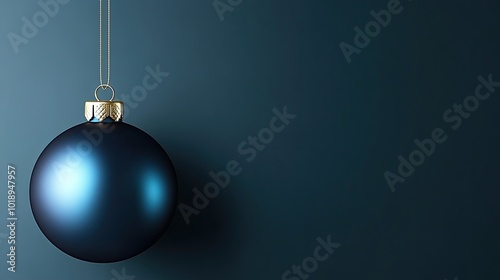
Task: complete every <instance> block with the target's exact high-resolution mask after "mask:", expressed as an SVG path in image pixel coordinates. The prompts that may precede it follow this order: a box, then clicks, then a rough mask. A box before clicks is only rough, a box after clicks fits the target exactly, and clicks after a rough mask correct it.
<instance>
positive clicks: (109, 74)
mask: <svg viewBox="0 0 500 280" xmlns="http://www.w3.org/2000/svg"><path fill="white" fill-rule="evenodd" d="M107 64H108V74H107V77H108V79H107V82H106V83H105V84H104V83H103V79H102V0H99V82H100V86H99V87H101V88H102V89H103V90H106V89H108V87H110V85H109V81H110V77H111V0H108V62H107Z"/></svg>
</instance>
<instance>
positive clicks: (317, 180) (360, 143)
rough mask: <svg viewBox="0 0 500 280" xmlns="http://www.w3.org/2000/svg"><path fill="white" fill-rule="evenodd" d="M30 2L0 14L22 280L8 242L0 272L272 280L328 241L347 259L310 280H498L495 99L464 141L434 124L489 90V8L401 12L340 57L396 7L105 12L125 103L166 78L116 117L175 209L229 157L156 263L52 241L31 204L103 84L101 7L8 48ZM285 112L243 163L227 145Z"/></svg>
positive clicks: (118, 8) (125, 5)
mask: <svg viewBox="0 0 500 280" xmlns="http://www.w3.org/2000/svg"><path fill="white" fill-rule="evenodd" d="M37 2H38V1H34V0H30V1H7V0H1V1H0V97H1V98H0V135H1V137H0V170H3V169H5V171H4V172H0V237H1V234H2V233H7V228H6V227H5V226H4V224H6V223H7V222H6V214H7V199H6V194H7V188H6V181H7V178H6V175H7V172H6V170H7V164H9V163H10V164H14V165H15V166H16V168H17V172H18V177H17V191H18V197H17V200H18V201H17V204H18V206H17V213H18V218H19V221H18V228H17V241H18V246H17V254H18V263H17V272H16V273H15V274H14V273H10V272H8V271H7V264H6V262H5V261H6V259H7V257H6V254H7V243H6V239H2V238H0V261H1V262H0V279H6V280H18V279H22V280H27V279H30V280H31V279H53V280H59V279H74V280H86V279H96V280H99V279H103V280H109V279H113V278H114V279H116V280H121V279H119V277H118V278H117V276H116V272H119V273H121V272H122V269H125V270H126V273H127V274H128V275H132V276H135V278H134V279H135V280H158V279H172V280H177V279H179V280H185V279H204V280H211V279H239V280H247V279H266V280H267V279H282V275H283V273H284V272H285V271H286V270H289V269H291V266H292V265H294V264H296V265H301V263H302V261H303V260H304V258H306V257H309V256H311V255H312V254H313V251H314V248H315V247H316V245H317V242H316V239H317V238H318V237H321V238H326V237H327V236H328V235H331V239H332V241H333V242H336V243H340V244H341V246H340V247H339V248H338V249H336V250H335V252H334V253H333V254H332V255H331V256H330V257H329V259H328V260H326V261H324V262H320V263H319V265H318V268H317V270H316V271H314V272H313V273H311V274H310V278H309V279H311V280H314V279H339V280H340V279H346V280H347V279H414V280H420V279H437V280H443V279H455V277H457V278H458V279H460V280H462V279H495V278H498V277H499V276H500V266H499V265H498V263H499V261H500V257H499V254H498V253H499V250H500V239H499V236H500V227H499V225H498V221H499V218H500V206H499V205H500V203H499V199H500V198H499V197H500V196H499V195H500V191H499V189H498V186H499V185H500V177H499V175H498V174H499V173H498V172H497V171H498V168H499V164H498V158H499V156H500V146H499V145H498V143H499V141H500V129H499V128H498V124H497V122H498V121H499V120H500V115H499V114H498V112H499V108H500V96H498V94H499V93H500V88H499V89H498V90H497V92H495V93H492V95H491V97H490V98H489V99H487V100H485V101H482V102H481V103H480V105H479V108H478V109H477V110H476V111H475V112H473V113H472V114H471V115H470V117H469V118H468V119H464V120H463V123H462V125H461V127H460V128H459V129H457V130H452V129H451V128H450V127H451V125H450V123H446V122H445V121H444V120H443V113H444V112H445V111H446V110H447V109H449V108H452V106H453V104H454V103H462V102H463V100H464V98H466V97H467V96H469V95H471V94H474V90H475V88H476V86H477V85H478V80H477V77H478V76H479V75H482V76H483V77H487V76H488V75H489V74H492V77H493V80H495V81H497V80H498V81H500V52H499V50H500V40H499V36H498V34H499V32H498V28H499V26H500V18H499V17H498V14H499V12H500V5H499V4H498V3H497V2H495V1H486V0H479V1H453V2H451V1H428V0H427V1H424V0H413V1H411V2H410V1H408V0H404V1H401V5H402V6H403V7H404V9H403V11H402V12H401V13H400V14H398V15H394V16H393V17H392V20H391V22H390V24H389V25H388V26H387V27H385V28H382V30H381V32H380V34H379V35H378V36H376V37H375V38H373V39H372V40H371V42H370V44H369V45H368V46H367V47H366V48H364V49H362V50H361V52H360V53H359V54H354V55H353V56H352V62H351V63H350V64H349V63H347V62H346V59H345V58H344V56H343V54H342V51H341V50H340V48H339V44H340V43H341V42H347V43H349V44H353V38H354V35H355V32H354V31H353V28H354V27H355V26H358V27H361V28H363V27H364V26H365V24H366V23H367V22H369V21H371V20H372V19H373V17H372V16H371V15H370V11H371V10H375V11H378V10H380V9H386V8H387V3H388V2H389V1H387V0H382V1H381V0H376V1H366V0H353V1H326V0H318V1H297V0H289V1H262V0H254V1H250V0H243V2H242V3H241V4H240V5H238V6H236V7H234V10H233V11H232V12H227V13H225V14H224V20H223V21H221V20H220V19H219V16H218V15H217V12H216V11H215V9H214V7H213V5H212V0H210V1H208V0H203V1H193V0H185V1H159V0H146V1H113V2H112V65H111V84H112V85H113V86H114V87H115V89H116V90H117V99H122V98H123V97H124V96H125V95H129V96H130V94H131V91H132V89H133V88H134V87H136V86H138V85H141V84H142V81H143V77H145V75H147V74H148V71H147V70H146V68H147V67H148V66H149V67H151V68H153V69H155V68H156V67H157V65H159V67H160V69H161V70H162V71H164V72H168V73H169V75H168V77H165V78H164V79H163V81H162V82H161V83H159V84H158V86H157V87H156V88H155V89H153V90H151V91H149V92H148V94H147V97H146V98H144V100H142V101H140V102H139V101H133V102H132V103H131V102H128V103H127V106H128V108H129V113H128V115H127V118H126V119H125V121H126V122H128V123H130V124H132V125H134V126H137V127H139V128H141V129H143V130H144V131H146V132H148V133H149V134H150V135H151V136H153V137H154V138H155V139H156V140H157V141H158V142H159V143H160V144H161V145H162V146H163V147H164V149H165V150H166V151H167V153H168V154H169V156H170V158H171V160H172V162H173V164H174V166H175V167H176V170H177V173H178V179H179V183H180V186H179V188H180V189H179V191H180V196H179V201H180V202H181V203H186V204H188V205H191V206H192V201H191V200H192V196H193V193H192V189H193V188H198V189H202V188H203V186H204V185H205V184H206V183H208V182H210V181H211V177H210V175H209V173H210V172H211V171H214V172H217V171H219V170H223V169H225V166H226V164H227V163H228V162H229V161H230V160H236V161H238V162H239V163H240V164H241V168H242V172H241V174H240V175H238V176H235V177H232V178H231V182H230V184H229V185H228V186H227V187H226V188H225V189H222V190H221V191H220V195H219V196H218V197H216V198H214V199H211V200H210V204H209V205H208V207H207V208H206V209H203V210H202V211H200V214H199V215H193V216H192V217H191V219H190V221H191V223H190V224H189V225H186V223H185V222H184V219H183V217H182V215H181V214H180V213H179V211H178V212H177V213H176V215H175V217H174V221H173V222H172V224H171V226H170V228H169V229H168V230H167V231H166V232H165V234H164V236H163V238H162V239H161V240H160V241H159V242H158V243H157V244H156V245H155V246H154V247H152V248H151V249H150V250H148V251H146V252H144V253H143V254H141V255H139V256H137V257H136V258H133V259H130V260H127V261H124V262H120V263H114V264H105V265H103V264H92V263H87V262H82V261H79V260H77V259H74V258H72V257H69V256H67V255H65V254H64V253H62V252H60V251H59V250H58V249H57V248H55V247H54V246H53V245H52V244H51V243H50V242H49V241H48V240H47V239H46V238H45V237H44V236H43V234H42V233H41V232H40V230H39V229H38V227H37V225H36V223H35V221H34V219H33V215H32V213H31V209H30V205H29V196H28V193H29V178H30V174H31V171H32V169H33V166H34V164H35V161H36V159H37V158H38V156H39V154H40V153H41V151H42V150H43V149H44V147H45V146H46V145H47V144H48V143H49V142H50V141H51V140H52V139H54V138H55V137H56V136H57V135H58V134H59V133H61V132H63V131H64V130H66V129H68V128H69V127H72V126H74V125H76V124H79V123H82V122H84V121H85V118H84V115H83V105H84V102H85V101H86V100H92V99H93V94H94V89H95V87H96V86H97V85H98V84H99V79H98V74H99V72H98V70H99V68H98V1H97V0H93V1H77V0H72V1H69V3H67V4H65V5H62V6H61V7H60V11H59V12H58V13H57V15H55V16H54V17H53V18H50V19H49V22H48V24H47V25H46V26H44V27H42V28H40V29H39V31H38V33H37V34H36V35H35V36H34V37H33V38H31V39H29V42H28V43H27V44H23V45H21V46H19V53H17V54H16V52H15V51H14V49H13V47H12V45H11V43H10V41H9V39H8V37H7V35H8V34H9V33H10V32H14V33H16V34H21V28H22V26H23V22H22V21H21V18H22V17H27V18H29V19H31V18H32V16H33V15H34V14H35V13H36V12H37V11H40V10H41V8H40V6H39V5H38V3H37ZM102 94H103V96H104V95H106V94H107V93H106V92H105V93H102ZM134 106H135V108H132V107H134ZM284 106H286V107H287V110H288V112H290V113H292V114H296V115H297V117H296V118H295V119H294V120H291V122H290V124H289V125H287V126H286V128H285V129H284V130H283V132H281V133H277V134H276V135H275V137H274V139H273V141H272V142H271V143H269V144H268V145H267V146H266V148H265V149H264V150H262V151H260V152H259V153H258V154H257V156H256V158H255V159H254V160H253V161H251V162H247V161H246V160H245V158H246V156H242V155H241V154H240V153H238V150H237V148H238V145H240V143H241V142H243V141H247V137H248V136H250V135H256V134H257V133H258V132H259V131H260V130H261V129H262V128H265V127H267V126H268V124H269V120H270V119H271V118H272V117H273V116H274V113H273V111H272V110H273V108H277V109H278V110H281V109H282V108H283V107H284ZM435 128H442V129H443V130H444V131H445V132H446V134H447V136H448V139H447V141H446V142H444V143H443V144H439V145H438V146H437V147H436V150H435V152H434V154H432V155H431V156H429V157H428V158H426V159H425V162H424V163H423V164H422V166H420V167H417V168H416V169H415V171H414V173H413V174H412V175H411V176H410V177H408V178H407V179H406V181H405V182H404V183H399V184H397V185H396V191H395V192H391V189H390V188H389V186H388V184H387V182H386V180H385V178H384V172H386V171H391V172H397V168H398V164H399V161H398V156H399V155H403V156H404V157H406V158H408V155H409V154H410V152H412V151H413V150H414V149H415V148H416V146H415V144H414V140H415V139H420V140H422V139H424V138H429V137H430V136H431V132H432V130H433V129H435ZM124 207H126V205H124ZM103 234H105V233H103ZM299 279H300V278H299ZM128 280H132V279H128ZM294 280H295V279H294Z"/></svg>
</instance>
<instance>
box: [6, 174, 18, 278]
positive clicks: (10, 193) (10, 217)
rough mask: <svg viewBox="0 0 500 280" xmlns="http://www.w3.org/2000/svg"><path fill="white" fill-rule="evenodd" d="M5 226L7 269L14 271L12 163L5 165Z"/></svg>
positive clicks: (13, 183) (15, 219)
mask: <svg viewBox="0 0 500 280" xmlns="http://www.w3.org/2000/svg"><path fill="white" fill-rule="evenodd" d="M7 206H8V209H7V211H8V216H7V228H8V230H9V235H8V241H7V243H8V244H9V245H10V246H9V249H8V252H9V253H8V254H7V258H8V261H7V263H8V264H9V266H8V270H9V271H10V272H16V223H17V217H16V168H15V167H14V166H12V165H8V166H7Z"/></svg>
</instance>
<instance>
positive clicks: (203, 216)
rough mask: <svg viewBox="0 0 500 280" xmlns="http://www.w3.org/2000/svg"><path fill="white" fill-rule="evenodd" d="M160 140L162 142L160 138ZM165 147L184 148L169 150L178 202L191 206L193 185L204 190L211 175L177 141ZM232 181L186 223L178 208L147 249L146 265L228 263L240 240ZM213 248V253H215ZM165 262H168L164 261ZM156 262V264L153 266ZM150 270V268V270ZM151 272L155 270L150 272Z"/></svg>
mask: <svg viewBox="0 0 500 280" xmlns="http://www.w3.org/2000/svg"><path fill="white" fill-rule="evenodd" d="M158 142H159V143H165V142H167V141H162V139H161V138H159V139H158ZM162 146H163V147H164V149H165V150H166V151H167V153H168V151H183V152H181V153H177V154H175V157H174V156H172V155H173V153H171V154H169V156H170V158H171V160H172V162H173V164H174V166H175V169H176V172H177V179H178V186H179V195H178V204H177V206H178V205H179V204H180V203H184V204H186V205H189V206H190V207H193V202H192V201H193V196H194V193H193V191H192V189H193V188H195V187H196V188H198V189H199V190H201V191H203V186H204V185H205V184H207V183H208V182H210V180H211V178H210V177H209V175H208V173H207V168H204V167H203V166H196V165H194V164H193V162H194V161H193V160H192V158H193V157H196V155H192V154H190V153H192V151H190V149H189V147H185V145H184V144H182V143H177V144H176V145H171V144H170V145H168V149H167V148H165V147H167V146H166V145H162ZM234 183H235V181H234V180H231V183H230V184H229V186H228V187H226V188H225V189H220V192H219V195H218V196H217V197H215V198H213V199H209V204H208V206H207V207H206V208H205V209H202V210H200V213H199V214H198V215H194V214H193V215H191V216H190V217H189V220H190V224H189V225H187V224H186V222H185V220H184V218H183V216H182V214H181V212H180V211H179V208H178V207H176V212H175V215H174V217H173V219H172V222H171V224H170V226H169V227H168V229H167V230H166V231H165V233H164V234H163V236H162V238H161V239H160V240H159V241H158V242H157V243H156V244H155V245H153V246H152V247H151V248H150V249H149V250H147V251H146V252H145V253H144V254H143V256H141V257H140V259H141V260H143V261H145V263H147V265H148V267H158V268H159V269H162V266H163V267H164V266H165V265H167V266H173V267H175V268H176V269H179V271H183V270H184V271H186V270H191V269H192V268H193V267H194V266H195V267H200V266H210V263H214V262H216V263H225V264H230V263H231V261H232V260H234V254H233V252H234V251H238V245H239V244H240V243H241V238H240V236H241V227H240V226H239V225H240V224H241V221H240V220H241V217H240V215H239V214H238V213H239V208H238V207H236V204H237V201H236V200H235V199H234V197H233V195H232V192H231V191H229V190H228V189H231V188H234V186H233V185H232V184H234ZM214 252H215V253H214ZM166 263H167V264H166ZM155 264H158V265H159V266H155ZM152 273H153V272H152ZM153 274H154V273H153Z"/></svg>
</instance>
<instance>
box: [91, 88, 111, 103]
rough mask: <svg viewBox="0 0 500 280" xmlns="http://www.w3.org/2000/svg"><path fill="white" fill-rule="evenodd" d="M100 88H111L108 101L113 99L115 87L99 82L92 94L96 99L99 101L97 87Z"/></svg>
mask: <svg viewBox="0 0 500 280" xmlns="http://www.w3.org/2000/svg"><path fill="white" fill-rule="evenodd" d="M100 88H102V89H103V90H107V89H108V88H110V89H111V94H112V95H111V99H110V100H109V101H113V99H115V89H114V88H113V87H112V86H110V85H109V84H100V85H99V86H97V88H96V89H95V92H94V96H95V99H96V100H97V101H101V99H99V95H98V91H99V89H100Z"/></svg>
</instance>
